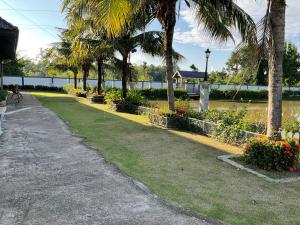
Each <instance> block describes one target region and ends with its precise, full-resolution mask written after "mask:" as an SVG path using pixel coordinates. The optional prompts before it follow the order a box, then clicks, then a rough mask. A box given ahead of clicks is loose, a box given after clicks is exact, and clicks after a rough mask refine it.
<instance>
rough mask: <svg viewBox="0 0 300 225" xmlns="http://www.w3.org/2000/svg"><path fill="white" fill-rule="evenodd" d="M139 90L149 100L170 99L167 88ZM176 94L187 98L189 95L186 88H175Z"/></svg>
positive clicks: (178, 96)
mask: <svg viewBox="0 0 300 225" xmlns="http://www.w3.org/2000/svg"><path fill="white" fill-rule="evenodd" d="M137 91H138V92H140V93H141V95H142V96H144V97H145V99H148V100H166V99H168V95H167V89H153V88H149V89H138V90H137ZM174 95H175V97H176V98H181V99H187V98H188V95H187V92H186V91H185V90H174Z"/></svg>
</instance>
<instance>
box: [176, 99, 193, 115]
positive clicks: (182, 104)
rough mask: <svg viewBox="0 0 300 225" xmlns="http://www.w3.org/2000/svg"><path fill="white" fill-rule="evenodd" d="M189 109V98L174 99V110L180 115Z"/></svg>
mask: <svg viewBox="0 0 300 225" xmlns="http://www.w3.org/2000/svg"><path fill="white" fill-rule="evenodd" d="M189 109H190V102H189V100H187V99H185V100H183V99H176V100H175V110H176V112H177V113H178V114H180V115H182V114H185V113H186V112H188V111H189Z"/></svg>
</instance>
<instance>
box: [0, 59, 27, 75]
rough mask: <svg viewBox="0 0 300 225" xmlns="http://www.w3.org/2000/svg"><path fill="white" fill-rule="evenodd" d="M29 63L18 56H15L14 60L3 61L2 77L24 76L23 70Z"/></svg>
mask: <svg viewBox="0 0 300 225" xmlns="http://www.w3.org/2000/svg"><path fill="white" fill-rule="evenodd" d="M29 63H31V61H30V60H29V59H26V58H24V57H20V56H17V59H16V60H9V61H5V62H4V67H3V72H4V75H16V76H21V75H25V74H24V70H23V68H24V66H25V65H26V64H29Z"/></svg>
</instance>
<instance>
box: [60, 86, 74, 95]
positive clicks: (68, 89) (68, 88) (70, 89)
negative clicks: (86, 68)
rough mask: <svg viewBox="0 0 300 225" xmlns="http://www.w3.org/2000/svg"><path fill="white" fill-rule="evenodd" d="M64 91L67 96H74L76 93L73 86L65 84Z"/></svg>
mask: <svg viewBox="0 0 300 225" xmlns="http://www.w3.org/2000/svg"><path fill="white" fill-rule="evenodd" d="M63 91H64V92H65V93H67V94H74V93H75V88H74V85H73V84H65V85H64V86H63Z"/></svg>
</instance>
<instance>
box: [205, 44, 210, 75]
mask: <svg viewBox="0 0 300 225" xmlns="http://www.w3.org/2000/svg"><path fill="white" fill-rule="evenodd" d="M210 53H211V51H210V50H209V48H208V49H206V51H205V55H206V66H205V76H204V81H207V78H208V74H207V67H208V59H209V56H210Z"/></svg>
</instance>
